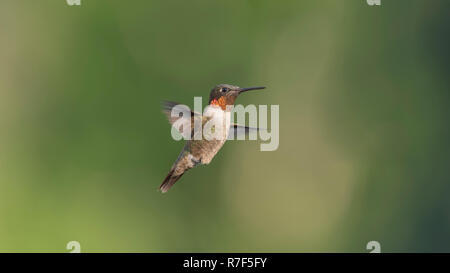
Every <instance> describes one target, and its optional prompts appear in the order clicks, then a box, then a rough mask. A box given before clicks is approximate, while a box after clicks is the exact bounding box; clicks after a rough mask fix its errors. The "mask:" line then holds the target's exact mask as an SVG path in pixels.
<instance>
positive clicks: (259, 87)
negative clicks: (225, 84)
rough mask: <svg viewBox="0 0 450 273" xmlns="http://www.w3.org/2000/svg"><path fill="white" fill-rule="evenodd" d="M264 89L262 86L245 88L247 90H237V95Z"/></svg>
mask: <svg viewBox="0 0 450 273" xmlns="http://www.w3.org/2000/svg"><path fill="white" fill-rule="evenodd" d="M264 88H266V87H264V86H257V87H247V88H239V90H238V91H239V94H241V93H244V92H247V91H250V90H260V89H264Z"/></svg>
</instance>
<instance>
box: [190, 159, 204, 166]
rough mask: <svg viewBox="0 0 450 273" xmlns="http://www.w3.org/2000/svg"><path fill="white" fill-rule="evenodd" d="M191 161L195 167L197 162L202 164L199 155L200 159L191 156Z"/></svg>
mask: <svg viewBox="0 0 450 273" xmlns="http://www.w3.org/2000/svg"><path fill="white" fill-rule="evenodd" d="M191 161H192V163H193V164H194V167H196V166H197V165H199V164H202V158H201V157H200V159H197V158H195V157H191Z"/></svg>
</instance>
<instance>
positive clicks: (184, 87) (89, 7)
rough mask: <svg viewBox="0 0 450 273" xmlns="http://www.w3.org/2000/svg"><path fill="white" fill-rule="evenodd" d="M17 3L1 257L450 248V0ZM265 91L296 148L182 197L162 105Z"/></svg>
mask: <svg viewBox="0 0 450 273" xmlns="http://www.w3.org/2000/svg"><path fill="white" fill-rule="evenodd" d="M381 3H382V5H381V6H379V7H371V6H369V5H367V3H366V1H365V0H346V1H337V0H329V1H316V0H307V1H306V0H305V1H299V0H296V1H294V0H291V1H265V0H251V1H238V0H232V1H224V0H222V1H219V0H189V1H186V0H184V1H181V0H180V1H167V0H158V1H147V0H146V1H144V0H141V1H119V0H115V1H114V0H81V6H68V5H67V3H66V1H64V0H58V1H55V0H40V1H35V0H2V1H1V3H0V37H1V42H0V60H1V62H0V251H1V252H9V251H14V252H16V251H17V252H49V251H51V252H67V250H66V249H65V247H66V244H67V242H69V241H73V240H76V241H79V242H80V243H81V251H82V252H209V251H212V252H247V251H251V252H341V251H350V252H368V251H367V250H366V249H365V248H366V244H367V242H369V241H372V240H376V241H379V242H380V243H381V251H382V252H400V251H406V252H413V251H420V252H431V251H439V252H440V251H450V198H449V196H450V184H449V178H448V174H449V167H450V164H449V163H450V147H449V139H450V131H449V128H450V124H449V117H450V113H449V112H450V110H449V107H448V102H449V91H450V88H449V87H450V82H449V72H450V53H449V48H450V46H449V44H450V43H449V39H450V38H449V37H450V31H449V29H450V17H449V16H448V14H449V9H450V1H447V0H441V1H439V0H433V1H425V0H422V1H419V0H395V1H387V0H381ZM218 83H230V84H235V85H239V86H254V85H265V86H267V87H268V89H267V90H266V91H264V92H260V93H259V94H257V93H247V94H246V95H243V96H241V97H240V98H239V99H238V103H241V104H244V105H246V104H249V103H254V104H278V105H280V146H279V149H278V150H277V151H275V152H260V150H259V145H260V142H257V141H256V142H255V141H250V142H248V141H247V142H242V141H234V142H229V143H227V144H226V145H225V146H224V148H223V149H222V150H221V152H220V153H219V154H218V156H217V157H216V158H215V159H214V160H213V162H212V163H211V164H210V165H209V166H206V167H200V168H196V169H194V170H191V171H189V172H188V173H187V174H186V175H185V176H184V177H183V178H182V179H181V180H180V181H179V182H178V183H177V184H176V185H175V187H174V188H173V189H172V190H171V191H169V192H168V193H167V194H161V193H160V192H158V191H157V188H158V186H159V185H160V183H161V182H162V180H163V179H164V177H165V176H166V174H167V172H168V171H169V169H170V167H171V165H172V163H173V161H174V160H175V159H176V157H177V155H178V153H179V151H180V150H181V148H182V146H183V143H182V142H176V141H174V140H173V139H172V138H171V135H170V125H169V124H168V122H167V120H166V118H165V116H164V115H163V114H162V113H161V111H160V101H161V100H164V99H167V100H175V101H179V102H182V103H186V104H188V105H191V106H192V105H193V97H194V96H203V97H204V99H206V98H207V97H208V93H209V90H210V89H211V88H212V87H213V86H214V85H216V84H218Z"/></svg>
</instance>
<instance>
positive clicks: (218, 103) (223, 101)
mask: <svg viewBox="0 0 450 273" xmlns="http://www.w3.org/2000/svg"><path fill="white" fill-rule="evenodd" d="M211 105H215V106H219V107H220V108H222V110H224V111H225V109H226V108H227V100H226V99H225V97H224V96H222V97H220V98H219V99H213V100H212V101H211Z"/></svg>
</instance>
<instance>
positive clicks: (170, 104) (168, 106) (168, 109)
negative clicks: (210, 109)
mask: <svg viewBox="0 0 450 273" xmlns="http://www.w3.org/2000/svg"><path fill="white" fill-rule="evenodd" d="M176 106H180V109H177V110H178V111H177V112H180V110H183V109H182V108H181V107H185V109H186V110H187V109H189V108H188V107H187V106H186V105H183V104H181V103H177V102H174V101H163V102H162V111H163V113H164V114H165V115H166V117H167V119H168V120H169V122H170V124H171V125H173V124H174V123H175V122H177V121H178V120H180V118H181V119H183V120H182V121H181V123H182V124H184V123H185V122H186V125H188V124H189V123H190V128H191V131H192V130H193V128H194V120H195V119H202V124H203V121H204V119H207V117H204V116H202V114H200V113H198V112H194V111H191V110H190V109H189V112H190V115H183V116H181V117H180V116H177V115H173V114H172V111H173V110H174V107H176ZM184 127H185V126H182V128H184ZM180 133H183V132H180Z"/></svg>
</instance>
